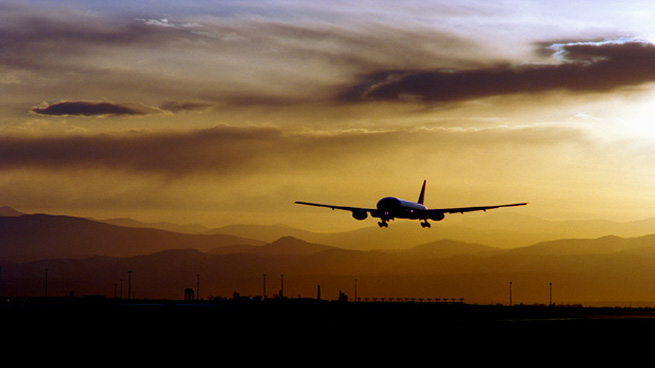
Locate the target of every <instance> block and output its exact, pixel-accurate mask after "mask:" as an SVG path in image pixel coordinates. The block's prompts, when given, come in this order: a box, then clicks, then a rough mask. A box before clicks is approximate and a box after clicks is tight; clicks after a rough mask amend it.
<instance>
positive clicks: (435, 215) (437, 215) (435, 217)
mask: <svg viewBox="0 0 655 368" xmlns="http://www.w3.org/2000/svg"><path fill="white" fill-rule="evenodd" d="M444 217H446V216H444V214H443V212H431V213H430V220H432V221H441V220H443V219H444Z"/></svg>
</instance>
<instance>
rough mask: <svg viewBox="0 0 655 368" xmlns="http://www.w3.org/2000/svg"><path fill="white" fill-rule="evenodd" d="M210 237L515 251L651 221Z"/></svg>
mask: <svg viewBox="0 0 655 368" xmlns="http://www.w3.org/2000/svg"><path fill="white" fill-rule="evenodd" d="M209 233H212V234H230V235H235V236H241V237H250V238H253V239H258V240H262V241H266V242H270V241H273V240H274V239H278V238H280V237H283V236H293V237H296V238H300V239H303V240H306V241H309V242H312V243H317V244H326V245H331V246H335V247H340V248H345V249H358V250H373V249H399V248H410V247H413V246H416V245H419V244H425V243H430V242H434V241H438V240H443V239H450V240H456V241H460V242H466V243H478V244H485V245H490V246H495V247H500V248H517V247H525V246H529V245H532V244H535V243H539V242H544V241H554V240H560V239H570V238H579V239H585V238H599V237H603V236H611V235H614V236H620V237H638V236H644V235H648V234H654V233H655V219H647V220H643V221H634V222H626V223H619V222H611V221H606V220H584V221H546V220H542V219H539V218H536V217H531V216H525V215H517V214H515V213H503V214H492V213H489V214H484V215H480V216H475V215H473V216H464V215H463V216H458V215H452V216H448V217H447V218H446V219H445V220H444V221H441V222H433V224H432V227H431V228H430V229H423V228H421V227H420V226H418V223H417V222H416V221H403V220H398V221H395V222H393V223H391V224H390V226H389V228H385V229H380V228H378V226H377V225H375V224H371V226H370V227H365V228H362V229H357V230H352V231H344V232H333V233H317V232H310V231H305V230H299V229H294V228H290V227H285V226H279V225H278V226H263V225H231V226H225V227H221V228H216V229H211V230H209Z"/></svg>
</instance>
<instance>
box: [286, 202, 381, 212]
mask: <svg viewBox="0 0 655 368" xmlns="http://www.w3.org/2000/svg"><path fill="white" fill-rule="evenodd" d="M295 203H296V204H304V205H306V206H316V207H327V208H331V209H333V210H344V211H351V212H352V211H366V212H369V213H371V214H372V213H373V212H377V209H375V208H361V207H345V206H334V205H331V204H320V203H310V202H299V201H296V202H295Z"/></svg>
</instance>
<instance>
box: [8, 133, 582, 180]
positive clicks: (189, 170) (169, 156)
mask: <svg viewBox="0 0 655 368" xmlns="http://www.w3.org/2000/svg"><path fill="white" fill-rule="evenodd" d="M536 137H538V139H537V138H536ZM463 138H466V139H463ZM579 139H583V137H581V136H579V132H576V131H571V130H563V129H561V128H558V129H556V128H549V129H546V130H544V128H522V129H496V130H493V129H490V130H482V131H470V132H460V131H457V130H452V131H449V130H436V131H383V132H344V133H340V134H332V135H323V134H287V133H285V132H283V131H282V130H280V129H276V128H261V127H248V128H238V127H230V126H220V127H215V128H210V129H202V130H195V131H190V132H186V133H181V132H171V133H151V134H146V133H129V134H123V135H109V134H101V135H92V136H68V137H59V136H58V137H41V138H28V137H20V138H19V137H0V171H1V170H13V169H30V168H32V169H33V168H36V169H43V170H62V169H65V170H66V169H70V170H84V169H102V170H114V171H124V172H130V173H136V174H155V175H162V176H165V177H169V178H174V177H178V176H188V175H193V174H198V173H211V174H214V175H222V176H229V175H234V174H238V173H253V172H257V171H275V172H285V171H294V170H323V169H325V168H326V167H330V166H332V165H335V164H336V165H339V166H343V165H348V164H352V163H354V162H358V160H362V161H361V162H362V163H363V164H364V165H369V164H370V158H369V157H370V155H371V154H372V153H373V154H375V155H379V156H380V157H381V156H384V155H389V156H390V157H393V156H394V155H395V154H396V153H397V152H404V151H406V150H407V147H411V146H413V145H419V146H420V147H423V146H424V145H430V146H431V147H435V148H434V149H432V153H437V152H438V151H439V150H443V151H447V152H451V151H452V150H454V149H460V150H461V149H463V146H462V142H463V141H466V142H467V143H466V144H468V145H470V146H467V147H469V148H470V147H474V148H475V147H489V145H495V144H496V145H497V144H500V145H507V144H517V145H525V144H552V143H555V142H561V141H569V140H579ZM485 149H487V148H485ZM419 151H421V150H419ZM421 154H423V152H421ZM385 157H387V156H385Z"/></svg>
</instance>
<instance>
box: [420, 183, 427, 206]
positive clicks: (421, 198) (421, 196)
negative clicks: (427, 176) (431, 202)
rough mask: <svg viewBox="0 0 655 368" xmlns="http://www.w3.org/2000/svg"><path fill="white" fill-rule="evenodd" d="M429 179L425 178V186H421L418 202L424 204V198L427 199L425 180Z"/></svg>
mask: <svg viewBox="0 0 655 368" xmlns="http://www.w3.org/2000/svg"><path fill="white" fill-rule="evenodd" d="M426 181H427V180H423V187H422V188H421V195H419V197H418V203H419V204H423V200H424V199H425V182H426Z"/></svg>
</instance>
